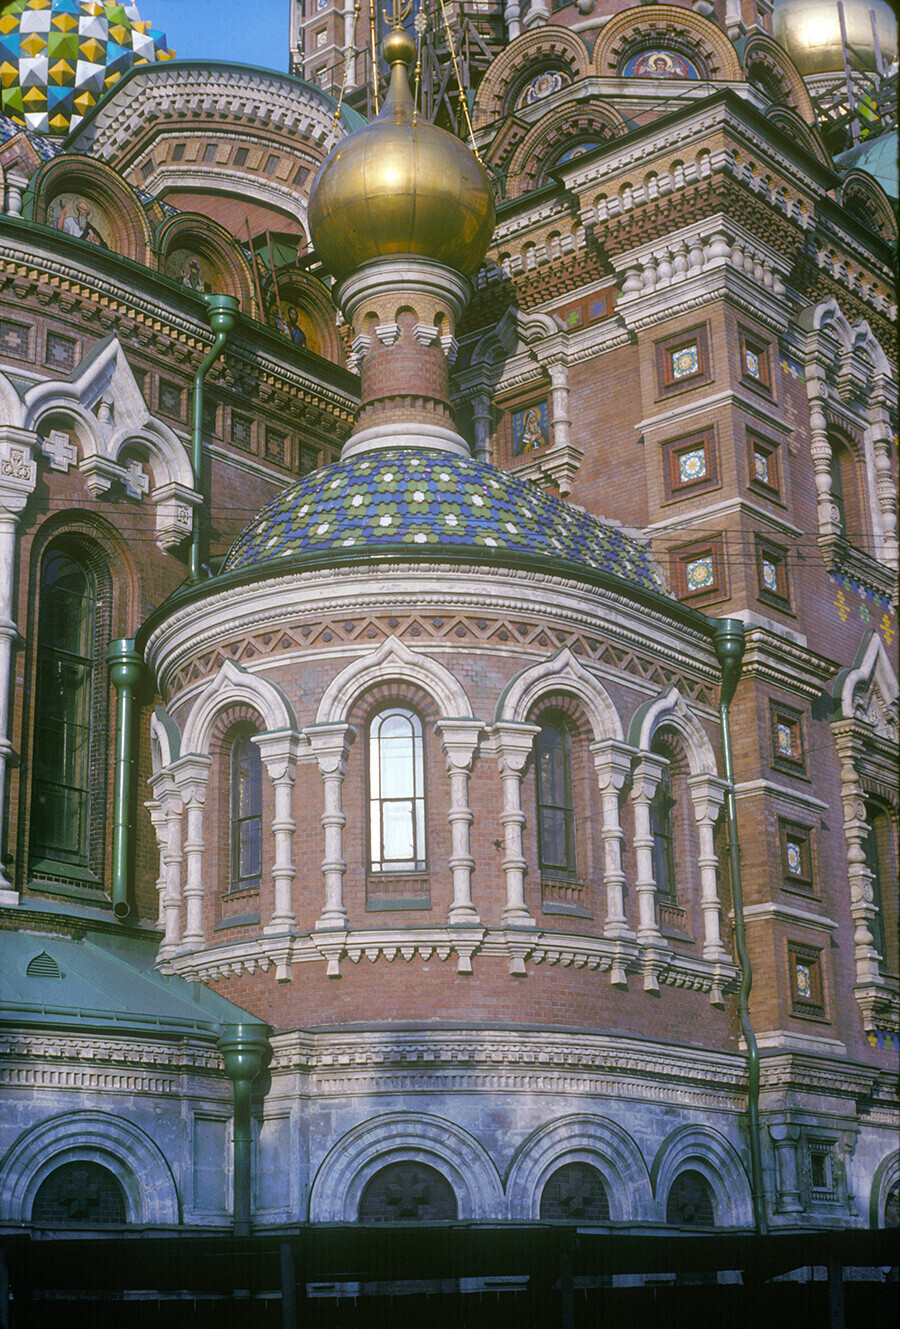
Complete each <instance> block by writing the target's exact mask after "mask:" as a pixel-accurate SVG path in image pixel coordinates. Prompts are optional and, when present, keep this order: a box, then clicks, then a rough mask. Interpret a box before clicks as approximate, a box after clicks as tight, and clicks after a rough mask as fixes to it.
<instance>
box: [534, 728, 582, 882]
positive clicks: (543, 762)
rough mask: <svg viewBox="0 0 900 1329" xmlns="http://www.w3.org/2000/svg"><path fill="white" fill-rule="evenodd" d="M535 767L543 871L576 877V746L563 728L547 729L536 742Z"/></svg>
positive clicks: (539, 843)
mask: <svg viewBox="0 0 900 1329" xmlns="http://www.w3.org/2000/svg"><path fill="white" fill-rule="evenodd" d="M535 765H536V768H537V812H538V854H539V857H540V865H541V871H542V872H547V873H550V874H551V875H552V874H559V875H564V876H575V875H576V862H575V808H574V804H573V800H572V743H571V740H570V738H569V735H568V733H567V731H566V730H565V729H564V728H563V727H562V725H552V724H545V725H544V726H543V728H542V729H541V732H540V733H539V734H538V736H537V738H536V740H535Z"/></svg>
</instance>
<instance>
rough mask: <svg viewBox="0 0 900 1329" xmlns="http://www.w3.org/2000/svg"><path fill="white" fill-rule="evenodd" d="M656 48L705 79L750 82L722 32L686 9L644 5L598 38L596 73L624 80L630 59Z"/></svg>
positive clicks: (616, 18)
mask: <svg viewBox="0 0 900 1329" xmlns="http://www.w3.org/2000/svg"><path fill="white" fill-rule="evenodd" d="M652 50H661V51H671V52H674V53H676V54H678V55H680V56H682V57H684V58H686V59H687V60H688V61H689V62H690V63H691V65H693V66H694V67H695V69H696V71H697V75H698V76H699V77H700V78H701V79H710V80H712V81H714V82H717V83H742V82H743V80H744V73H743V70H742V69H741V64H740V61H739V60H738V57H737V52H736V51H735V49H734V47H733V46H732V44H731V42H730V41H729V39H728V37H726V35H725V33H724V32H723V31H722V29H721V28H719V27H717V26H716V24H715V23H712V22H710V20H709V19H705V18H701V16H700V15H699V14H695V13H694V12H693V10H691V9H687V8H682V7H681V6H680V5H641V6H640V8H636V9H626V10H623V11H622V12H621V13H619V14H615V15H613V17H612V18H611V19H610V20H609V22H608V23H607V24H606V26H605V27H604V28H603V29H602V30H601V32H600V36H599V37H598V38H597V44H596V45H595V47H594V55H593V60H592V64H593V70H594V72H595V73H596V74H598V75H599V76H600V77H601V78H619V77H622V75H623V71H624V69H625V67H626V65H627V64H628V62H629V61H630V60H632V59H633V58H634V57H635V56H636V55H638V54H640V53H641V52H645V51H652ZM663 77H669V75H663Z"/></svg>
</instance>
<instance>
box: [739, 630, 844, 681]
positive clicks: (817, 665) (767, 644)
mask: <svg viewBox="0 0 900 1329" xmlns="http://www.w3.org/2000/svg"><path fill="white" fill-rule="evenodd" d="M742 672H743V677H745V678H757V679H762V680H764V681H765V682H766V683H774V684H775V686H776V687H780V688H785V689H786V690H787V691H788V692H795V693H798V694H799V695H800V696H801V697H809V698H812V697H818V696H820V695H821V693H822V690H823V689H824V688H825V687H826V686H827V685H828V683H829V682H830V681H831V680H832V678H833V677H834V675H835V673H836V672H837V669H836V666H835V664H834V663H833V661H831V660H828V659H826V658H825V657H824V656H822V655H816V654H814V653H813V652H812V651H810V650H807V649H806V648H805V647H802V646H798V645H796V644H795V643H794V642H791V641H788V640H786V639H785V638H783V637H780V636H776V635H775V634H774V633H771V632H767V631H766V630H765V629H763V628H760V627H756V626H750V627H749V629H748V631H747V635H746V647H745V651H744V662H743V671H742Z"/></svg>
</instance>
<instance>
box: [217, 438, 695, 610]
mask: <svg viewBox="0 0 900 1329" xmlns="http://www.w3.org/2000/svg"><path fill="white" fill-rule="evenodd" d="M379 545H389V546H391V547H392V550H393V552H397V547H398V546H404V545H406V546H409V547H410V548H411V549H415V548H422V547H427V548H431V549H433V550H434V552H435V554H436V555H439V554H440V553H441V551H442V550H446V551H448V552H449V551H451V550H463V549H465V550H472V551H473V552H476V553H477V551H479V550H482V551H485V552H486V551H488V550H501V551H518V552H521V553H523V554H543V555H545V556H546V557H547V558H552V559H563V560H565V561H567V562H570V563H573V564H575V565H577V566H580V567H582V568H590V569H593V570H596V571H602V572H607V573H611V574H613V575H614V576H618V577H621V578H622V579H623V580H624V581H627V582H629V583H630V584H632V585H635V586H641V587H643V588H644V589H646V590H652V591H655V592H663V593H664V594H666V595H668V594H669V592H668V589H667V588H666V586H665V583H664V581H663V578H662V576H661V574H660V571H659V569H658V568H657V566H656V564H655V563H654V561H653V559H652V557H651V555H650V554H649V552H648V551H647V550H646V549H645V548H644V547H643V545H641V544H640V543H639V542H638V541H637V540H636V539H635V538H634V537H632V536H630V535H628V534H627V533H626V532H625V531H623V530H622V529H621V528H619V527H618V526H616V525H615V524H613V523H611V522H604V521H601V520H600V519H598V518H597V517H592V516H589V515H588V514H587V513H585V512H582V511H581V510H580V509H578V508H575V507H571V506H570V505H569V504H567V503H562V502H560V501H559V500H558V499H554V498H551V497H550V496H549V495H548V494H545V493H543V492H542V491H541V490H540V489H538V488H537V487H536V486H534V485H532V484H531V483H530V482H528V481H523V480H517V479H516V478H515V476H512V475H509V474H507V473H506V472H503V471H499V470H496V469H495V468H494V467H492V466H487V465H485V464H484V463H482V462H477V461H474V460H472V459H471V458H468V457H460V456H456V455H453V454H450V455H448V454H447V453H445V452H439V451H436V450H428V449H413V448H388V449H385V450H384V451H382V452H378V453H377V454H376V453H362V454H360V455H359V456H356V457H350V458H348V459H347V460H346V461H340V462H337V463H335V464H334V465H332V466H327V467H323V468H322V469H321V470H318V471H313V472H311V473H310V474H309V475H305V476H303V477H302V479H300V480H297V481H295V483H294V484H292V485H290V486H289V487H288V488H287V489H285V490H284V491H283V492H282V493H281V494H279V495H278V496H277V497H276V498H274V499H273V500H272V501H271V502H270V503H269V504H267V506H266V507H265V508H263V510H262V512H261V513H260V514H259V516H258V517H257V518H256V519H255V520H254V521H253V522H251V524H250V525H249V526H248V527H247V528H246V529H245V530H244V531H243V533H242V534H241V535H240V536H239V537H238V539H237V540H236V541H235V543H234V545H233V546H232V548H231V550H230V551H229V553H228V556H227V558H226V559H225V562H224V564H223V567H222V571H223V572H236V571H240V570H242V569H245V568H251V567H255V566H256V565H258V564H264V563H270V562H272V561H275V560H278V561H280V560H282V559H288V558H301V557H303V556H304V555H312V554H318V555H321V554H328V553H334V554H335V555H340V554H343V553H345V551H350V550H360V551H362V550H366V549H371V548H377V547H378V546H379Z"/></svg>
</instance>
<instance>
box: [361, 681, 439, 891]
mask: <svg viewBox="0 0 900 1329" xmlns="http://www.w3.org/2000/svg"><path fill="white" fill-rule="evenodd" d="M369 862H370V866H371V870H372V871H373V872H424V871H425V761H424V753H423V746H422V721H421V720H420V719H419V717H418V715H416V713H415V711H411V710H407V709H406V708H405V707H402V706H388V707H385V708H384V709H383V710H381V711H379V712H378V713H377V714H376V715H375V716H374V717H373V718H372V720H371V722H370V725H369Z"/></svg>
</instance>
